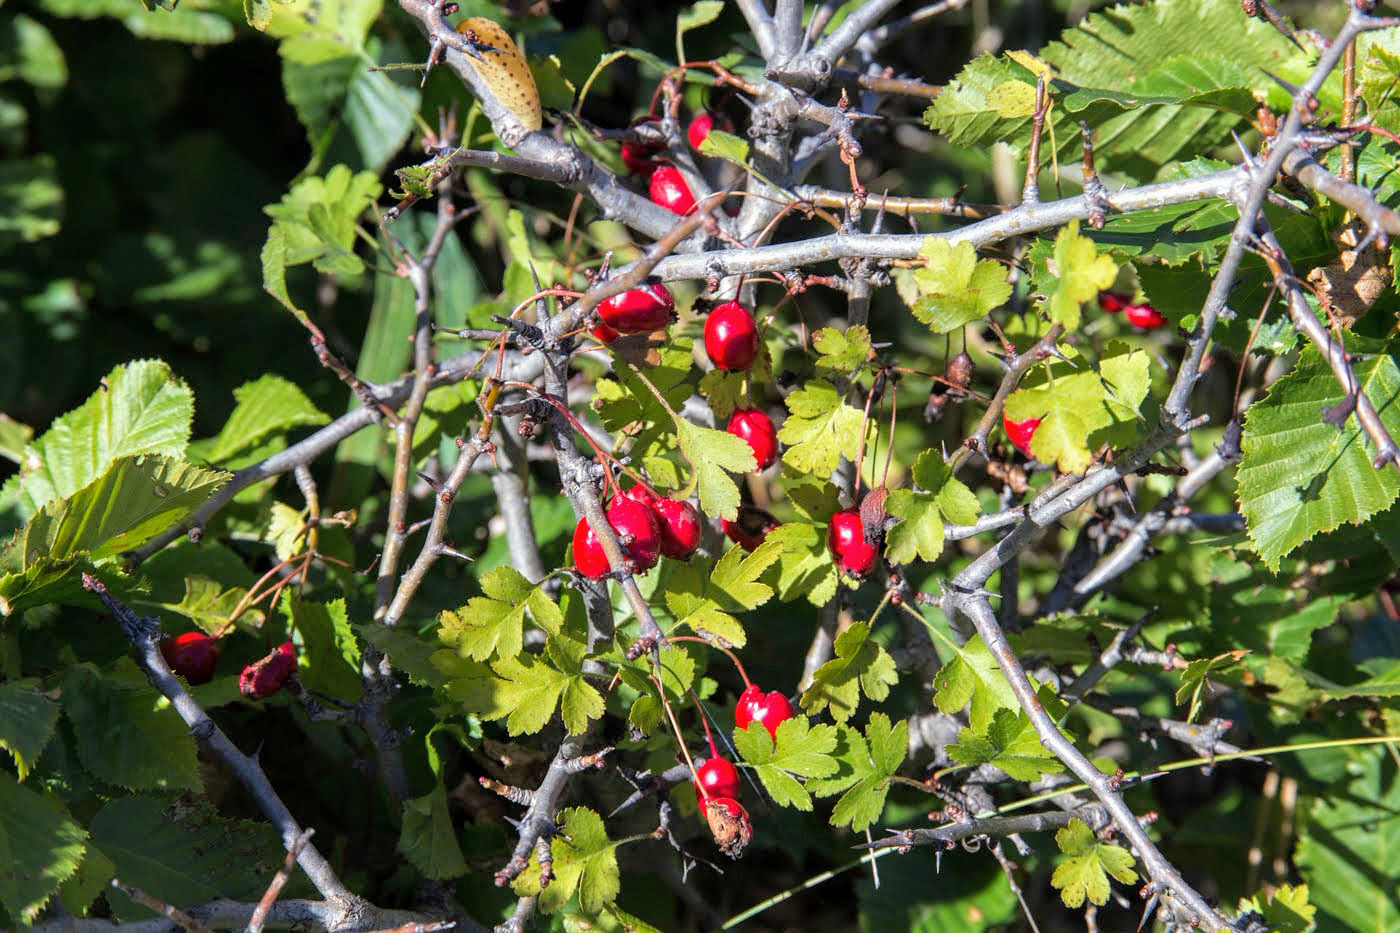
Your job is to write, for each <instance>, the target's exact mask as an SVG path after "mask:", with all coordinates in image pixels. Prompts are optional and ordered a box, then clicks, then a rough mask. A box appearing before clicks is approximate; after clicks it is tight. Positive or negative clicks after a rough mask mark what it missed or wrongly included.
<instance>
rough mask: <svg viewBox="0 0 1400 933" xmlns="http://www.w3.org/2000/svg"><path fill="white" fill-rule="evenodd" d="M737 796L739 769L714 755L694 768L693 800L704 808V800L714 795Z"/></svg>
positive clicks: (714, 796)
mask: <svg viewBox="0 0 1400 933" xmlns="http://www.w3.org/2000/svg"><path fill="white" fill-rule="evenodd" d="M738 796H739V769H737V768H735V767H734V766H733V765H732V764H730V763H729V762H728V761H726V760H724V759H723V758H720V757H714V758H711V759H709V760H708V761H706V762H705V763H704V764H702V765H701V766H700V767H698V768H696V769H695V800H696V802H697V803H699V804H700V809H702V810H703V809H705V800H706V799H707V798H709V799H714V798H716V797H729V798H735V797H738Z"/></svg>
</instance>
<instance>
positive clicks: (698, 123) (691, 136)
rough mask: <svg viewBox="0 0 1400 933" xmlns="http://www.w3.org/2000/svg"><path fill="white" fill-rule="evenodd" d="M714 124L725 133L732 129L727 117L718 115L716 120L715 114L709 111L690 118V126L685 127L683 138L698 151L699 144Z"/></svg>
mask: <svg viewBox="0 0 1400 933" xmlns="http://www.w3.org/2000/svg"><path fill="white" fill-rule="evenodd" d="M716 126H718V127H719V128H720V130H722V131H723V132H726V133H727V132H729V131H730V130H731V129H733V124H731V123H730V122H729V120H728V119H727V118H725V117H720V118H719V119H718V120H716V119H715V115H714V114H712V113H710V112H709V111H706V112H705V113H702V114H700V116H698V117H696V118H695V119H694V120H691V121H690V126H689V127H687V129H686V131H685V138H686V140H688V141H689V142H690V148H692V149H694V150H695V151H696V152H699V151H700V144H701V143H703V142H704V141H705V138H706V137H708V136H709V135H710V130H712V129H714V128H715V127H716Z"/></svg>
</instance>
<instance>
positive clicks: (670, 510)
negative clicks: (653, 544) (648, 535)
mask: <svg viewBox="0 0 1400 933" xmlns="http://www.w3.org/2000/svg"><path fill="white" fill-rule="evenodd" d="M651 510H652V511H653V512H655V513H656V520H657V524H658V525H659V526H660V528H661V553H662V555H663V556H665V557H669V558H671V559H672V560H689V559H690V557H691V555H693V554H694V553H695V552H696V550H698V549H699V547H700V513H699V512H698V511H696V509H695V506H693V505H691V504H690V503H689V502H678V501H676V500H675V499H661V498H658V499H654V500H653V501H652V503H651Z"/></svg>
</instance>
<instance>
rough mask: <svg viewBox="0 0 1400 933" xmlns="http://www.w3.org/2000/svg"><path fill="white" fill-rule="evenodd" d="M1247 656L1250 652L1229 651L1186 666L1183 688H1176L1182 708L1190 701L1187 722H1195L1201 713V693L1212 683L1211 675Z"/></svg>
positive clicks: (1182, 681)
mask: <svg viewBox="0 0 1400 933" xmlns="http://www.w3.org/2000/svg"><path fill="white" fill-rule="evenodd" d="M1247 654H1249V652H1248V651H1227V652H1225V653H1224V654H1219V655H1216V656H1215V657H1213V658H1200V659H1199V660H1196V661H1192V662H1191V663H1190V664H1188V665H1186V670H1184V671H1182V672H1181V686H1180V687H1177V688H1176V704H1177V705H1178V706H1180V705H1181V704H1183V703H1187V702H1188V701H1189V703H1190V707H1189V709H1188V710H1187V712H1186V721H1187V722H1192V721H1194V720H1195V718H1196V715H1197V714H1198V713H1199V712H1200V711H1201V693H1202V691H1204V690H1205V688H1206V685H1207V684H1209V683H1210V675H1211V673H1212V672H1214V671H1219V670H1223V669H1225V668H1227V667H1231V666H1233V665H1235V664H1238V663H1239V661H1240V659H1241V658H1243V657H1244V656H1245V655H1247Z"/></svg>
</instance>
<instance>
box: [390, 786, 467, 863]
mask: <svg viewBox="0 0 1400 933" xmlns="http://www.w3.org/2000/svg"><path fill="white" fill-rule="evenodd" d="M399 851H400V852H402V853H403V855H404V857H405V858H407V859H408V860H409V861H410V862H412V863H413V866H414V867H415V868H417V869H418V870H419V871H421V872H422V873H423V874H424V875H426V876H427V877H429V878H439V879H442V878H457V877H460V876H461V875H464V874H466V873H467V863H466V860H465V859H464V858H462V847H461V845H460V844H459V843H458V842H457V830H456V828H455V827H454V826H453V825H452V815H451V813H449V812H448V804H447V791H446V790H445V789H444V788H443V786H442V784H441V783H440V782H436V783H435V784H434V786H433V789H432V790H430V791H429V792H428V793H426V794H424V795H423V796H422V797H415V798H414V799H412V800H405V801H404V805H403V823H402V827H401V828H400V830H399Z"/></svg>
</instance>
